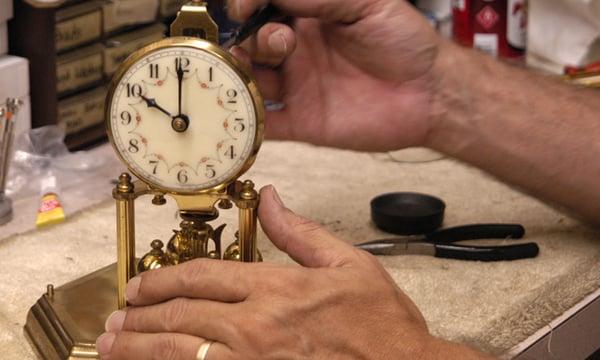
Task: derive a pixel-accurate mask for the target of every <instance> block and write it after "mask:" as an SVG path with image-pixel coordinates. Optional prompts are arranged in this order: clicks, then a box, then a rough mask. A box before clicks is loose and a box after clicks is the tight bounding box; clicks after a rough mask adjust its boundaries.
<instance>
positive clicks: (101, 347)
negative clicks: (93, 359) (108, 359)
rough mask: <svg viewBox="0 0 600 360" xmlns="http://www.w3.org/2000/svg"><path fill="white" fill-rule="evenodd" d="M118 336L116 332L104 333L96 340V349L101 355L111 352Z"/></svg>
mask: <svg viewBox="0 0 600 360" xmlns="http://www.w3.org/2000/svg"><path fill="white" fill-rule="evenodd" d="M116 337H117V336H116V335H115V334H114V333H104V334H102V335H100V337H99V338H98V340H96V351H98V355H100V357H102V356H106V355H108V354H110V351H111V350H112V346H113V343H114V342H115V338H116Z"/></svg>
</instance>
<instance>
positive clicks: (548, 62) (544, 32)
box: [527, 0, 600, 72]
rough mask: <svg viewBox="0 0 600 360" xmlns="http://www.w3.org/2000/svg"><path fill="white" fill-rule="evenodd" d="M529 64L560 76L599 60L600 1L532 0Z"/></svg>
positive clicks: (529, 30) (530, 6)
mask: <svg viewBox="0 0 600 360" xmlns="http://www.w3.org/2000/svg"><path fill="white" fill-rule="evenodd" d="M528 34H529V35H528V41H527V52H528V56H527V57H528V59H527V61H528V64H530V65H533V66H538V67H542V68H545V69H546V70H551V71H553V72H561V70H562V68H563V67H564V66H567V65H569V66H583V65H586V64H588V63H589V62H591V61H594V60H599V59H598V58H597V57H598V56H599V55H600V0H530V1H529V24H528Z"/></svg>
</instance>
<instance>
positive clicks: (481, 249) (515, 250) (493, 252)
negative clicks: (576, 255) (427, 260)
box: [435, 243, 540, 261]
mask: <svg viewBox="0 0 600 360" xmlns="http://www.w3.org/2000/svg"><path fill="white" fill-rule="evenodd" d="M539 252H540V249H539V247H538V245H537V244H536V243H527V244H520V245H509V246H462V245H448V244H443V245H435V257H438V258H445V259H456V260H473V261H510V260H520V259H530V258H534V257H536V256H538V254H539Z"/></svg>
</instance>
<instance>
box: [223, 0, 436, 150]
mask: <svg viewBox="0 0 600 360" xmlns="http://www.w3.org/2000/svg"><path fill="white" fill-rule="evenodd" d="M271 2H272V3H273V4H274V5H276V6H278V7H279V8H280V9H281V10H282V11H283V12H285V13H286V14H288V15H291V16H294V17H296V20H295V22H294V24H292V26H291V27H289V26H287V25H283V24H274V23H271V24H267V25H266V26H264V27H263V28H262V29H261V30H260V31H259V32H258V34H257V35H256V37H255V38H254V39H250V40H248V41H247V42H246V43H245V44H243V48H245V49H246V50H247V51H248V53H249V55H250V57H248V54H247V53H244V52H243V51H242V50H241V49H239V48H235V49H233V50H232V52H233V53H234V54H235V55H236V56H238V57H239V58H241V59H242V60H244V59H245V60H246V62H250V60H252V61H253V62H254V63H258V64H262V65H267V66H272V67H275V66H278V67H277V68H276V69H268V68H265V67H262V68H260V69H255V74H256V77H257V79H258V81H259V85H260V87H261V90H262V91H263V93H264V94H265V96H266V98H267V99H268V100H277V101H281V102H283V103H284V104H285V105H286V107H285V109H284V110H283V111H279V112H271V113H269V114H268V115H267V136H269V137H272V138H277V139H284V140H300V141H307V142H311V143H314V144H318V145H326V146H334V147H341V148H350V149H356V150H368V151H387V150H397V149H399V148H402V147H407V146H412V145H423V144H424V143H425V142H426V137H427V136H428V133H429V132H430V126H431V124H430V115H431V112H432V102H433V99H434V97H435V91H436V84H437V80H438V79H437V75H436V74H434V68H435V67H434V63H435V61H436V58H437V55H438V48H439V46H440V42H441V40H440V38H439V37H438V36H437V34H436V33H435V31H434V30H433V29H432V28H431V26H430V25H429V24H428V23H427V22H426V20H425V19H424V18H423V17H422V16H421V15H419V14H418V12H417V11H416V10H415V9H414V8H413V7H412V6H411V5H410V4H409V3H408V2H407V1H399V0H352V1H346V0H304V1H298V0H273V1H271ZM265 3H266V1H265V0H229V2H228V8H229V15H230V17H232V18H234V19H236V20H239V21H243V20H245V19H246V18H247V17H248V16H250V15H251V14H252V13H253V12H254V11H255V10H256V9H257V8H258V7H260V6H261V5H263V4H265Z"/></svg>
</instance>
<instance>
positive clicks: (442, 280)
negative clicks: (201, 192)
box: [0, 142, 600, 360]
mask: <svg viewBox="0 0 600 360" xmlns="http://www.w3.org/2000/svg"><path fill="white" fill-rule="evenodd" d="M106 153H107V154H109V155H108V156H111V155H110V152H106ZM111 171H114V174H113V176H114V177H115V178H116V177H117V176H118V175H119V174H118V168H117V167H113V168H112V169H111ZM244 178H250V179H252V180H254V181H255V183H256V184H257V185H259V186H262V185H268V184H274V185H275V186H276V187H277V189H278V191H279V193H280V195H281V197H282V198H283V200H284V202H285V203H286V205H287V206H288V207H289V208H291V209H293V210H294V211H296V212H298V213H300V214H302V215H304V216H307V217H309V218H312V219H315V220H317V221H318V222H320V223H322V224H323V225H324V226H325V227H327V228H328V229H329V230H330V231H332V232H333V233H335V234H336V235H337V236H339V237H342V238H344V239H345V240H347V241H348V242H349V243H359V242H363V241H367V240H373V239H376V238H380V237H385V236H387V234H385V233H383V232H381V231H378V230H377V229H376V228H375V227H374V226H373V225H372V224H371V222H370V210H369V201H370V200H371V199H372V198H373V197H375V196H376V195H378V194H381V193H386V192H394V191H417V192H424V193H429V194H432V195H436V196H439V197H441V198H442V199H444V200H445V201H446V203H447V210H446V221H445V226H454V225H462V224H473V223H494V222H503V223H520V224H523V225H524V226H525V228H526V229H527V235H526V240H527V241H535V242H538V243H539V245H540V247H541V254H540V256H539V257H538V258H537V259H533V260H521V261H516V262H502V263H478V262H464V261H456V260H443V259H436V258H431V257H424V256H404V257H388V258H381V259H380V260H381V262H382V263H383V264H384V265H385V267H386V268H387V269H388V270H389V271H390V272H391V274H392V276H393V277H394V278H395V279H396V281H397V283H398V285H399V286H400V287H401V288H402V289H403V290H404V291H406V292H407V293H408V295H409V296H410V297H411V298H412V299H413V300H414V301H415V303H416V304H417V305H418V306H419V308H420V309H421V311H422V312H423V314H424V315H425V318H426V319H427V321H428V324H429V328H430V330H431V331H432V333H433V334H435V335H437V336H440V337H443V338H446V339H449V340H454V341H459V342H463V343H467V344H470V345H472V346H474V347H477V348H479V349H482V350H485V351H488V352H492V353H494V354H497V355H501V354H506V353H507V352H508V351H509V350H510V349H511V348H512V347H514V346H515V345H517V344H518V343H520V342H522V341H524V340H525V339H526V338H528V337H529V336H531V335H532V334H533V333H535V332H536V331H537V330H539V329H541V328H543V327H544V326H546V325H547V324H548V323H549V322H550V321H551V320H553V319H555V318H556V317H558V316H559V315H561V314H562V313H564V312H565V311H566V310H567V309H569V308H570V307H572V306H574V305H575V304H576V303H577V302H579V301H580V300H582V299H583V298H584V297H585V296H586V295H588V294H590V293H592V292H594V291H596V290H597V289H599V288H600V233H599V232H598V231H595V230H593V229H591V228H589V227H586V226H584V225H582V224H581V223H580V222H578V221H576V220H573V219H571V218H569V217H568V216H566V215H564V214H562V213H560V212H558V211H556V210H554V209H552V208H550V207H548V206H546V205H544V204H542V203H540V202H538V201H537V200H534V199H532V198H530V197H528V196H526V195H523V194H521V193H519V192H517V191H515V190H513V189H511V188H509V187H507V186H505V185H503V184H501V183H499V182H497V181H496V180H494V179H492V178H490V177H488V176H487V175H485V174H483V173H481V172H480V171H478V170H476V169H473V168H470V167H467V166H464V165H462V164H460V163H458V162H456V161H454V160H451V159H445V160H439V161H434V162H430V163H420V164H410V163H399V162H395V161H393V160H392V159H391V158H390V157H389V156H387V155H386V154H365V153H355V152H350V151H340V150H332V149H324V148H317V147H313V146H309V145H304V144H297V143H279V142H267V143H265V145H264V146H263V149H262V150H261V153H260V154H259V158H258V161H257V163H256V165H255V166H254V167H253V168H252V169H251V170H250V171H249V172H248V174H246V176H245V177H244ZM101 183H102V184H105V186H106V188H105V189H103V191H104V192H105V193H104V194H105V198H106V199H109V194H110V191H111V185H110V184H109V183H108V179H106V181H102V182H101ZM64 190H65V191H66V190H68V189H64ZM150 200H151V199H150V198H143V199H142V200H141V202H143V203H144V206H140V205H141V204H140V201H138V204H139V205H138V206H137V207H136V215H137V223H136V232H137V254H138V256H141V254H143V253H145V252H147V251H148V250H149V243H150V241H151V240H152V239H154V238H161V239H162V240H163V241H166V240H168V238H169V237H170V234H171V229H174V228H177V227H178V226H177V225H178V221H177V220H176V217H175V211H176V209H175V207H174V205H173V203H172V202H169V204H167V206H165V207H153V206H147V205H149V204H150ZM65 206H66V207H68V206H69V204H68V203H66V204H65ZM235 213H236V212H235V211H228V212H222V220H228V221H229V222H230V223H231V224H235V221H234V218H235ZM18 216H19V215H18V214H17V217H18ZM114 221H115V208H114V204H113V203H112V202H111V201H109V200H107V201H105V202H102V203H101V204H100V205H96V206H93V207H92V208H88V209H86V210H84V211H82V212H80V213H79V214H77V215H74V216H72V217H71V218H70V219H69V220H68V221H67V222H66V223H64V224H61V225H57V226H54V227H52V228H49V229H46V230H42V231H32V232H28V233H25V234H22V235H16V236H9V237H6V232H4V235H0V237H4V239H2V240H0V259H1V260H0V263H1V264H2V271H1V272H0V294H1V296H0V349H2V356H1V357H2V359H7V360H10V359H29V358H34V355H33V352H32V351H31V349H30V347H29V345H28V343H27V342H26V340H25V338H24V336H23V332H22V328H23V325H24V322H25V317H26V314H27V311H28V309H29V307H30V306H31V305H33V304H34V302H35V301H36V300H37V299H38V298H39V297H40V295H41V294H42V293H43V292H44V291H45V289H46V285H47V284H50V283H52V284H54V285H55V286H59V285H61V284H64V283H67V282H69V281H71V280H74V279H76V278H78V277H80V276H83V275H85V274H87V273H90V272H92V271H94V270H96V269H98V268H100V267H103V266H105V265H108V264H110V263H112V262H114V261H115V260H116V240H115V223H114ZM233 232H234V229H231V228H230V229H228V230H227V231H226V232H225V235H224V242H225V244H228V243H229V242H230V241H231V240H232V239H233ZM259 246H260V248H261V250H262V252H263V254H264V257H265V259H266V261H272V262H291V261H290V260H289V259H288V258H287V256H285V255H284V254H282V253H280V252H279V251H278V250H276V249H275V248H274V247H273V246H272V245H271V244H270V243H269V242H268V240H267V239H266V238H265V236H264V234H262V233H261V234H260V236H259ZM374 336H375V334H374Z"/></svg>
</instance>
